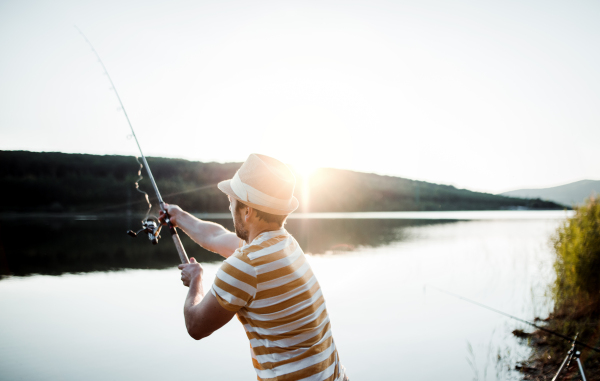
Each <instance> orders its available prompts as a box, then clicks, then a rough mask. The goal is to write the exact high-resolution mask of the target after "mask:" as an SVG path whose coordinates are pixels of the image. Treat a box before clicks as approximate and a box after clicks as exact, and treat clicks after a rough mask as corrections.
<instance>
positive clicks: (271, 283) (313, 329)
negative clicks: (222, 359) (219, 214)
mask: <svg viewBox="0 0 600 381" xmlns="http://www.w3.org/2000/svg"><path fill="white" fill-rule="evenodd" d="M211 292H212V293H213V295H214V296H215V297H216V298H217V301H218V302H219V304H221V306H223V307H224V308H225V309H227V310H229V311H237V313H238V318H239V320H240V321H241V322H242V324H243V325H244V328H245V330H246V334H247V336H248V339H249V340H250V346H251V348H252V362H253V364H254V368H255V369H256V372H257V374H258V378H259V379H260V380H302V379H308V380H332V381H333V380H341V379H343V367H341V365H340V362H339V358H338V354H337V350H336V347H335V343H334V341H333V337H332V334H331V327H330V323H329V315H328V314H327V309H326V307H325V300H324V298H323V295H322V292H321V288H320V286H319V283H318V281H317V279H316V278H315V276H314V274H313V272H312V269H311V268H310V265H309V263H308V262H307V260H306V257H305V255H304V253H303V252H302V249H301V248H300V246H299V245H298V242H296V240H295V239H294V238H293V237H292V236H291V235H290V234H289V233H288V232H287V231H286V230H285V229H280V230H276V231H269V232H265V233H261V234H260V235H258V236H257V237H256V238H255V239H254V240H253V241H252V242H251V243H250V244H248V245H245V246H243V247H241V248H239V249H238V250H237V251H236V252H235V253H234V254H233V255H232V256H231V257H229V258H228V259H227V260H226V261H225V262H224V263H223V266H222V267H221V269H220V270H219V271H218V273H217V276H216V278H215V283H214V285H213V287H212V289H211Z"/></svg>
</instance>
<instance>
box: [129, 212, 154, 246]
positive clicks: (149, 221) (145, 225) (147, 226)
mask: <svg viewBox="0 0 600 381" xmlns="http://www.w3.org/2000/svg"><path fill="white" fill-rule="evenodd" d="M161 228H162V225H161V224H160V221H159V220H158V218H156V217H154V216H150V217H147V218H146V219H144V220H143V221H142V228H141V229H140V230H138V231H137V232H134V231H133V230H129V231H128V232H127V234H129V235H130V236H131V237H133V238H135V237H137V236H138V234H140V233H142V232H143V233H147V234H148V239H149V240H150V241H151V242H152V244H153V245H156V244H157V243H158V239H159V238H160V235H159V233H160V229H161Z"/></svg>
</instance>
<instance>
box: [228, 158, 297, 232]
mask: <svg viewBox="0 0 600 381" xmlns="http://www.w3.org/2000/svg"><path fill="white" fill-rule="evenodd" d="M295 186H296V178H295V177H294V174H293V173H292V171H291V170H290V169H289V168H288V166H287V165H285V164H284V163H282V162H281V161H279V160H277V159H274V158H272V157H269V156H265V155H259V154H251V155H250V156H249V157H248V159H247V160H246V161H245V162H244V164H242V166H241V167H240V169H239V170H238V171H237V172H236V173H235V176H233V178H232V179H231V180H225V181H221V182H220V183H219V189H220V190H221V191H222V192H223V193H225V194H226V195H227V196H229V201H230V203H231V204H230V206H229V209H230V210H231V213H232V215H233V221H234V224H235V230H236V234H237V235H238V237H240V238H242V239H243V240H245V241H246V242H248V238H249V236H250V235H251V234H250V232H253V231H255V228H257V227H258V228H260V229H263V231H265V230H264V229H271V230H277V229H280V228H281V227H282V226H283V224H284V222H285V219H286V218H287V216H288V215H289V214H290V213H292V212H293V211H294V210H296V209H297V208H298V199H297V198H296V197H294V187H295ZM260 229H259V230H260Z"/></svg>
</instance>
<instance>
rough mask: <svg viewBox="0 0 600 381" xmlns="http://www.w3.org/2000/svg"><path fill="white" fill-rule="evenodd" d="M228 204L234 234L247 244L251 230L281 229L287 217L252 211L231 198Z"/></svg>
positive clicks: (252, 209)
mask: <svg viewBox="0 0 600 381" xmlns="http://www.w3.org/2000/svg"><path fill="white" fill-rule="evenodd" d="M229 202H230V205H229V209H230V210H231V214H232V216H233V227H234V228H235V234H236V235H237V236H238V237H239V238H241V239H243V240H244V241H246V242H248V239H249V237H250V231H251V230H253V231H264V230H278V229H281V228H282V227H283V225H284V224H285V220H286V219H287V217H288V216H287V215H278V214H270V213H266V212H263V211H261V210H258V209H254V208H252V207H250V206H248V205H246V204H244V203H242V202H240V201H238V200H236V199H234V198H232V197H229Z"/></svg>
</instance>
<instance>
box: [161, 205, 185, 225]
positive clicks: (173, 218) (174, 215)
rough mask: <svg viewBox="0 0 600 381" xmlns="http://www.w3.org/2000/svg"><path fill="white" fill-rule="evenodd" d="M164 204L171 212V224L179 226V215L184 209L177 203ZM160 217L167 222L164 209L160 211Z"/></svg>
mask: <svg viewBox="0 0 600 381" xmlns="http://www.w3.org/2000/svg"><path fill="white" fill-rule="evenodd" d="M164 205H165V210H166V212H167V213H168V214H169V221H170V222H171V225H173V227H177V226H178V225H177V216H179V215H180V214H181V213H183V210H182V209H181V208H180V207H179V206H177V205H169V204H167V203H165V204H164ZM158 219H159V221H160V222H161V223H162V224H163V225H166V224H167V221H166V219H167V216H166V215H165V212H164V211H162V210H161V211H160V214H159V216H158Z"/></svg>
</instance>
